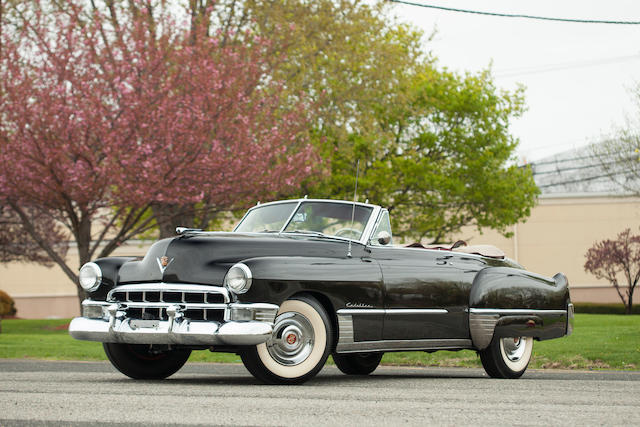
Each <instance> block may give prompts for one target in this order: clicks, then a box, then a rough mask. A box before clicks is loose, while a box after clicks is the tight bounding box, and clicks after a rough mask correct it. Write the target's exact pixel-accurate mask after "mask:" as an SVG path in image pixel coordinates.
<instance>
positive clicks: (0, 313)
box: [0, 291, 16, 332]
mask: <svg viewBox="0 0 640 427" xmlns="http://www.w3.org/2000/svg"><path fill="white" fill-rule="evenodd" d="M15 315H16V303H15V301H14V300H13V298H11V297H10V296H9V294H8V293H6V292H4V291H0V321H1V320H2V318H3V317H7V316H15ZM0 332H2V325H0Z"/></svg>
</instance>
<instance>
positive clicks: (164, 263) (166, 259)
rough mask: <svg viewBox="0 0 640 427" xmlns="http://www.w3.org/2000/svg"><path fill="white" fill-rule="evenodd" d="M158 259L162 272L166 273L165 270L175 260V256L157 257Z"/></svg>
mask: <svg viewBox="0 0 640 427" xmlns="http://www.w3.org/2000/svg"><path fill="white" fill-rule="evenodd" d="M156 261H158V267H160V272H161V273H162V274H164V271H165V270H166V269H167V267H168V266H169V264H171V262H172V261H173V258H169V257H167V256H163V257H160V258H156Z"/></svg>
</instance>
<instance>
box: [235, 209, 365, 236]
mask: <svg viewBox="0 0 640 427" xmlns="http://www.w3.org/2000/svg"><path fill="white" fill-rule="evenodd" d="M296 206H297V203H295V202H292V203H278V204H274V205H265V206H258V207H255V208H253V209H252V210H251V211H249V213H248V214H247V215H246V216H245V217H244V219H243V220H242V221H241V222H240V224H238V226H237V227H236V229H235V231H236V232H249V233H275V232H279V231H281V230H282V227H284V226H285V223H286V221H287V220H288V219H289V218H291V221H290V222H289V223H288V224H287V225H286V227H285V229H284V230H282V232H283V233H292V234H294V233H299V234H317V235H322V236H331V237H341V238H344V239H352V240H360V238H361V237H362V233H363V232H364V229H365V227H366V225H367V222H368V221H369V217H370V216H371V213H372V212H373V209H372V208H371V207H368V206H360V205H356V206H355V210H354V211H353V222H352V221H351V214H352V209H353V205H352V204H348V203H332V202H315V201H309V202H302V203H300V206H299V207H298V209H297V210H296V211H295V213H293V209H294V208H295V207H296ZM292 213H293V216H292V215H291V214H292Z"/></svg>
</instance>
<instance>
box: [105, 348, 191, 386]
mask: <svg viewBox="0 0 640 427" xmlns="http://www.w3.org/2000/svg"><path fill="white" fill-rule="evenodd" d="M102 346H103V347H104V352H105V353H106V354H107V358H109V361H110V362H111V364H112V365H113V366H114V367H115V368H116V369H117V370H118V371H120V372H122V373H123V374H125V375H126V376H128V377H131V378H134V379H137V380H147V379H162V378H167V377H168V376H170V375H173V374H175V373H176V372H177V371H178V370H179V369H180V368H182V366H184V364H185V363H186V362H187V359H189V355H190V354H191V350H189V349H176V350H169V349H168V348H166V346H161V347H158V346H155V347H154V346H152V345H148V344H116V343H103V344H102ZM163 347H164V348H163Z"/></svg>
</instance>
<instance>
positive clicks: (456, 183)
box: [327, 64, 539, 242]
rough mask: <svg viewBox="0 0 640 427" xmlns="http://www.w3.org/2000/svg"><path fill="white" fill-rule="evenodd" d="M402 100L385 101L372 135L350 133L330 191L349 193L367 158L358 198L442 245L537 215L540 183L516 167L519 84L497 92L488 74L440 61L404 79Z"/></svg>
mask: <svg viewBox="0 0 640 427" xmlns="http://www.w3.org/2000/svg"><path fill="white" fill-rule="evenodd" d="M401 91H402V94H401V95H399V97H400V98H402V99H405V100H407V102H406V103H401V102H395V103H394V102H390V103H388V104H381V105H380V108H379V110H378V111H377V114H376V115H375V129H376V132H375V135H376V136H374V137H373V138H372V137H371V135H366V134H365V135H362V134H358V133H355V132H354V133H352V134H351V140H352V142H353V150H352V151H350V152H344V151H342V152H337V154H336V155H335V158H334V161H333V163H332V165H333V173H332V175H331V178H330V180H329V183H330V185H329V186H328V191H327V193H328V194H331V193H333V194H349V192H350V191H353V186H354V168H353V165H354V163H355V159H361V160H362V161H363V164H362V165H361V170H362V174H361V180H360V182H359V184H358V185H359V188H360V189H361V191H360V193H361V194H362V197H361V198H368V199H370V200H374V201H376V202H377V203H380V204H382V205H385V206H387V207H388V208H389V210H390V211H392V212H393V215H392V220H393V221H394V224H393V225H394V232H395V233H396V234H399V235H402V236H409V237H412V238H418V239H430V240H431V241H433V242H440V241H442V240H443V239H446V238H447V237H449V236H451V234H453V233H456V232H457V231H459V230H460V228H461V227H462V226H465V225H475V226H476V227H477V228H478V229H479V230H482V229H483V228H492V229H496V230H499V231H501V232H502V233H503V234H506V235H508V234H509V233H508V231H507V227H508V226H509V225H512V224H514V223H516V222H518V221H520V220H522V219H523V218H526V217H527V216H529V214H530V209H531V208H532V207H533V206H534V204H535V201H536V196H537V195H538V194H539V190H538V188H537V187H536V185H535V183H534V181H533V176H532V173H531V171H530V170H529V168H526V167H525V168H523V167H517V166H516V165H515V161H514V158H513V157H514V150H515V148H516V146H517V140H516V139H515V138H514V137H513V136H512V135H511V134H510V133H509V123H510V120H511V119H512V118H513V117H517V116H519V115H520V114H521V113H522V111H523V108H524V104H523V97H522V90H517V91H515V92H513V93H509V92H504V91H499V90H498V89H496V87H495V86H494V84H493V81H492V78H491V74H490V73H489V72H488V71H484V72H481V73H478V74H466V75H458V74H455V73H451V72H448V71H446V70H439V69H437V68H436V67H435V66H434V65H433V64H425V65H423V68H422V70H420V71H419V72H417V73H416V74H415V76H413V77H412V78H411V79H408V80H407V81H406V86H405V87H404V88H401Z"/></svg>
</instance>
